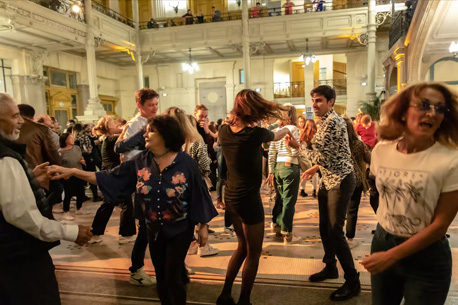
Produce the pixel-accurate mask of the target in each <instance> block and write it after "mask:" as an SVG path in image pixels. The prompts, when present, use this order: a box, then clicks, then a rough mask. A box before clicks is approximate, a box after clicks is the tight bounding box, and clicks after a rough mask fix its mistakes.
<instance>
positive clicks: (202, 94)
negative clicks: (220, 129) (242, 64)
mask: <svg viewBox="0 0 458 305" xmlns="http://www.w3.org/2000/svg"><path fill="white" fill-rule="evenodd" d="M199 103H200V104H204V105H205V106H206V107H207V108H208V119H209V120H210V121H215V122H216V121H217V120H218V119H224V118H225V117H226V116H227V105H226V82H225V81H219V82H202V83H200V84H199Z"/></svg>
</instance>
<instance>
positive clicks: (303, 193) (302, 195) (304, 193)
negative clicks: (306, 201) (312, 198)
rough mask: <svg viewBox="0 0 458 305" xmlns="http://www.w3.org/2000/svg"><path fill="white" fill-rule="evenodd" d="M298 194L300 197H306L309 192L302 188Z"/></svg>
mask: <svg viewBox="0 0 458 305" xmlns="http://www.w3.org/2000/svg"><path fill="white" fill-rule="evenodd" d="M299 195H300V196H301V197H307V196H308V195H309V194H307V193H306V192H305V191H304V190H301V193H300V194H299Z"/></svg>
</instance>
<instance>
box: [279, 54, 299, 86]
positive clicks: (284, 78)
mask: <svg viewBox="0 0 458 305" xmlns="http://www.w3.org/2000/svg"><path fill="white" fill-rule="evenodd" d="M296 59H297V58H296ZM291 60H292V59H291V58H278V59H274V83H289V82H290V81H291Z"/></svg>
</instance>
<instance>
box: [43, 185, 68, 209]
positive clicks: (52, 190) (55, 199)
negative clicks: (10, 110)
mask: <svg viewBox="0 0 458 305" xmlns="http://www.w3.org/2000/svg"><path fill="white" fill-rule="evenodd" d="M63 191H64V187H63V186H62V183H61V182H60V181H59V180H51V181H49V191H48V192H47V193H46V196H47V199H48V203H49V204H50V205H55V204H57V203H61V202H62V193H63Z"/></svg>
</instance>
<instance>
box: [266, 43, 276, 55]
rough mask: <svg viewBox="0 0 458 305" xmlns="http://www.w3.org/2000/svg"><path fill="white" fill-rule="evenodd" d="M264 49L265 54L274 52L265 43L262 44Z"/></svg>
mask: <svg viewBox="0 0 458 305" xmlns="http://www.w3.org/2000/svg"><path fill="white" fill-rule="evenodd" d="M264 50H266V52H267V54H272V53H273V52H274V51H273V50H272V48H271V47H270V46H269V44H267V43H266V44H265V45H264Z"/></svg>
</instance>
